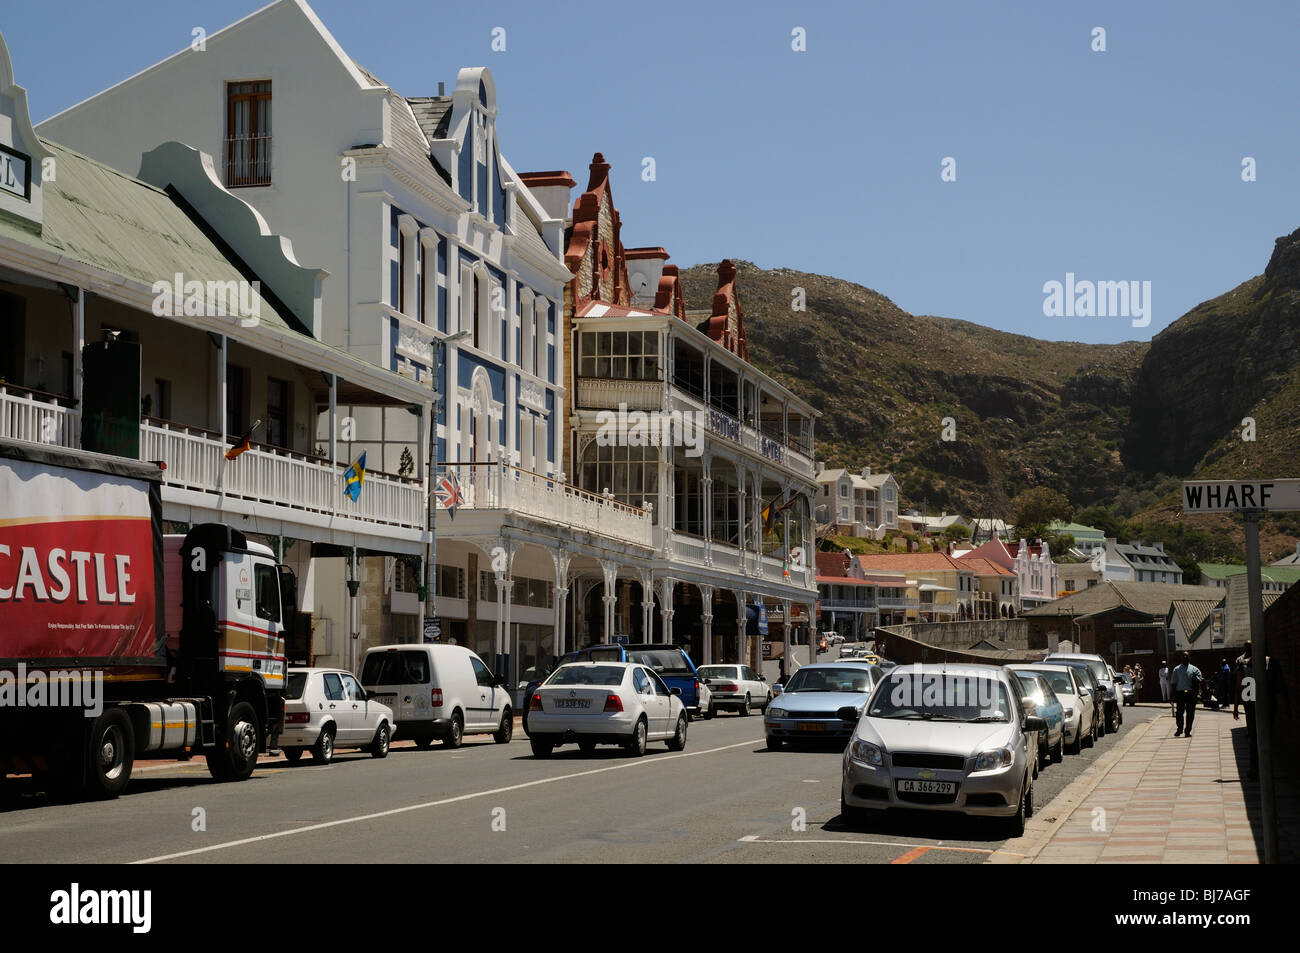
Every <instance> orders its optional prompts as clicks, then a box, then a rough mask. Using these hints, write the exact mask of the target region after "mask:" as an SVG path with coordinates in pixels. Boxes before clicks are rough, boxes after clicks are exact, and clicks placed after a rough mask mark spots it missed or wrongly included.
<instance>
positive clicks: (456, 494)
mask: <svg viewBox="0 0 1300 953" xmlns="http://www.w3.org/2000/svg"><path fill="white" fill-rule="evenodd" d="M434 494H435V495H436V496H437V497H438V499H439V500H440V501H441V502H442V505H443V506H444V507H446V508H447V515H448V516H450V517H451V518H452V519H455V518H456V507H458V506H460V505H461V504H462V503H464V502H465V498H464V497H462V496H461V495H460V481H459V480H457V479H456V474H455V473H454V472H452V473H448V474H447V475H446V476H445V477H443V478H442V480H440V481H439V483H438V488H437V489H436V490H435V491H434Z"/></svg>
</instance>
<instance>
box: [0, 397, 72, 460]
mask: <svg viewBox="0 0 1300 953" xmlns="http://www.w3.org/2000/svg"><path fill="white" fill-rule="evenodd" d="M0 437H4V438H6V439H8V440H25V441H27V442H29V443H44V444H51V445H53V446H57V447H74V446H76V442H77V411H76V410H75V409H74V408H72V407H70V406H68V405H67V403H65V402H64V401H61V400H60V399H59V398H58V397H56V396H55V395H53V394H42V393H41V392H40V391H33V390H28V389H27V388H25V387H18V386H16V385H14V384H0Z"/></svg>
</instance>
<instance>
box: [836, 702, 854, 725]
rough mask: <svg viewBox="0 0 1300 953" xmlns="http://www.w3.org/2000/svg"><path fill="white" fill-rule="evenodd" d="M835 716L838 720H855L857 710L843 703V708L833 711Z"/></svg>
mask: <svg viewBox="0 0 1300 953" xmlns="http://www.w3.org/2000/svg"><path fill="white" fill-rule="evenodd" d="M835 717H836V718H838V719H839V720H840V721H857V720H858V710H857V709H856V708H854V707H853V706H852V705H845V706H844V707H843V708H841V709H839V710H837V711H836V712H835Z"/></svg>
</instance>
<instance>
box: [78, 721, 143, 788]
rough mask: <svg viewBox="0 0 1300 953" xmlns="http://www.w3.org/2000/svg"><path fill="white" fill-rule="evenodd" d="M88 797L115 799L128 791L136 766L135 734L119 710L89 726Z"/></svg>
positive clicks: (87, 752)
mask: <svg viewBox="0 0 1300 953" xmlns="http://www.w3.org/2000/svg"><path fill="white" fill-rule="evenodd" d="M86 758H87V760H86V793H87V794H89V795H90V796H91V797H96V798H114V797H117V796H118V795H119V794H121V793H122V792H123V791H125V790H126V783H127V782H128V781H130V780H131V766H132V765H133V764H134V763H135V731H134V730H133V729H132V728H131V719H130V718H128V717H127V716H126V712H124V711H123V710H122V709H120V708H110V709H108V710H107V711H105V712H104V713H103V714H101V715H100V716H99V717H98V718H96V719H95V723H94V724H93V725H91V726H90V739H89V741H88V742H87V745H86Z"/></svg>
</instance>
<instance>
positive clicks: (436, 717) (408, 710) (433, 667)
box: [361, 643, 515, 748]
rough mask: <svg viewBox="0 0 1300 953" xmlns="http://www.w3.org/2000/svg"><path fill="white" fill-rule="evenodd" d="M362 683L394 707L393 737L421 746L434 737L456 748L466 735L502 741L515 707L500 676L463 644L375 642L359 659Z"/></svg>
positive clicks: (507, 734) (508, 733)
mask: <svg viewBox="0 0 1300 953" xmlns="http://www.w3.org/2000/svg"><path fill="white" fill-rule="evenodd" d="M361 684H362V686H363V687H364V688H365V689H366V690H367V691H373V692H374V693H375V700H376V701H378V702H380V703H381V704H384V705H387V706H388V707H389V708H391V709H392V710H393V721H394V733H393V737H394V738H395V739H401V738H410V739H412V740H413V741H414V742H415V743H416V745H418V746H419V747H421V748H427V747H428V746H429V745H431V744H432V743H433V739H434V738H437V739H439V740H440V741H441V742H442V743H443V744H445V745H446V746H447V747H449V748H459V747H460V743H461V740H462V739H463V738H464V737H465V735H467V734H469V735H475V734H491V735H492V737H493V739H494V740H495V741H496V742H497V744H507V743H508V742H509V741H510V737H511V735H512V734H513V732H514V724H515V723H514V717H515V716H514V711H513V710H512V709H511V706H510V692H509V691H507V689H506V687H505V685H506V683H505V679H501V678H497V677H496V676H495V675H493V674H492V672H491V670H490V669H489V668H488V667H487V666H486V665H484V664H483V661H482V659H480V658H479V657H478V656H477V655H475V654H474V653H473V652H471V651H470V650H469V649H467V648H465V647H464V646H463V645H441V644H437V643H435V644H433V645H420V644H414V645H412V644H408V645H380V646H376V647H375V648H372V649H368V650H367V651H366V654H365V657H364V658H363V659H362V662H361Z"/></svg>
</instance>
